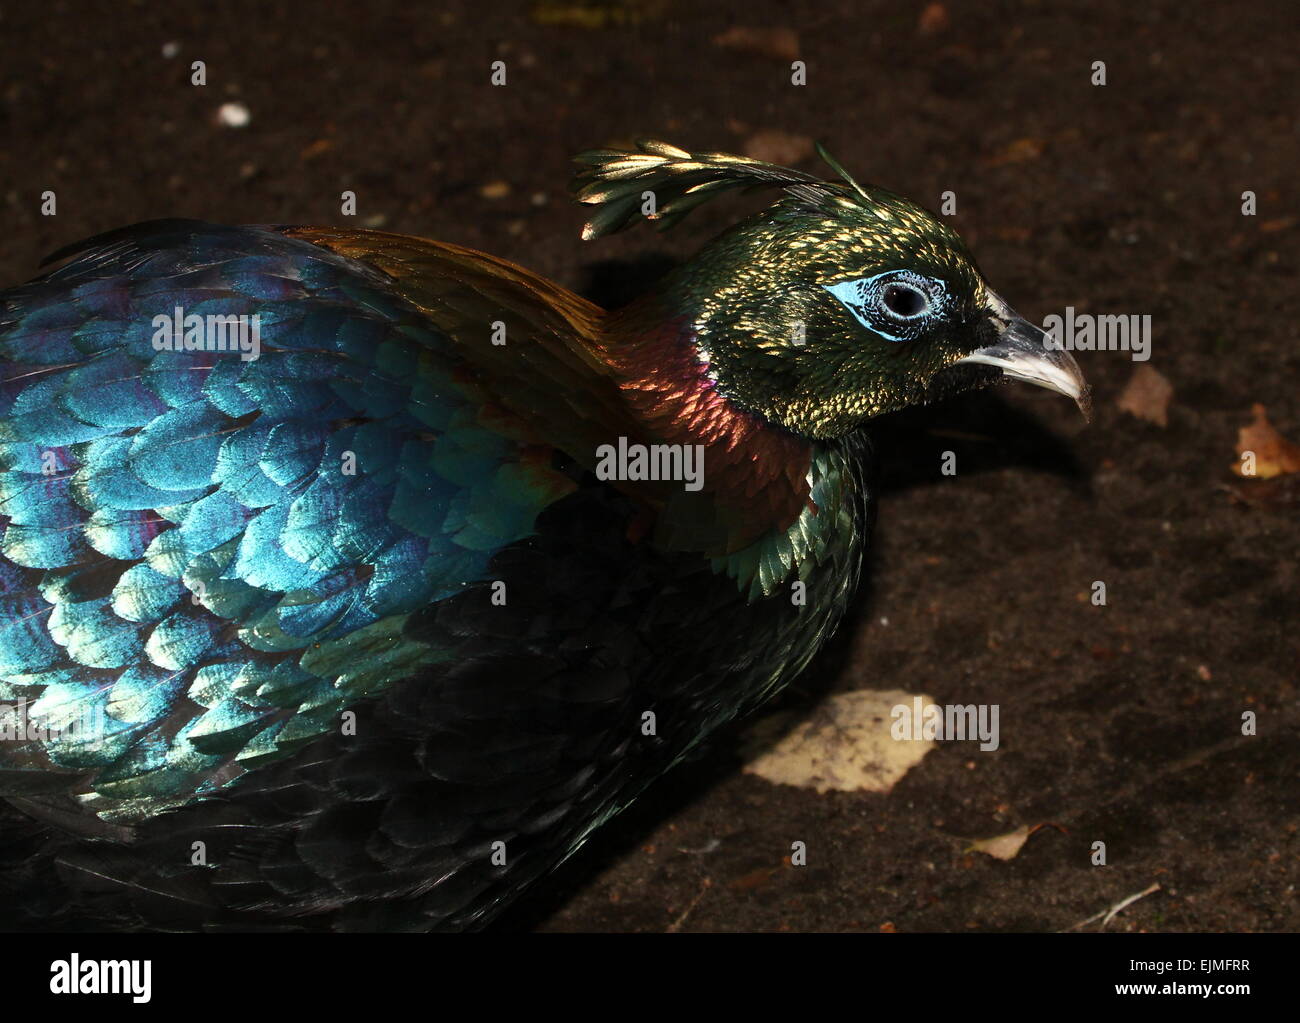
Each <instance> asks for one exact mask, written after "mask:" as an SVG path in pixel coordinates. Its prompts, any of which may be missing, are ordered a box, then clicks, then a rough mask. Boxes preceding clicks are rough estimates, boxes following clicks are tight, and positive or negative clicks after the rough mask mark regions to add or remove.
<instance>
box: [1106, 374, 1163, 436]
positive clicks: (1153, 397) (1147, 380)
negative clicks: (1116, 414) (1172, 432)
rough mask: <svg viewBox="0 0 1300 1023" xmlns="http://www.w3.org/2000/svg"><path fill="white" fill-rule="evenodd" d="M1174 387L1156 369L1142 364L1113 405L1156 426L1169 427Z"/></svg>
mask: <svg viewBox="0 0 1300 1023" xmlns="http://www.w3.org/2000/svg"><path fill="white" fill-rule="evenodd" d="M1173 396H1174V386H1173V384H1171V383H1170V382H1169V381H1168V380H1167V379H1165V377H1164V375H1163V374H1162V373H1161V372H1160V371H1159V370H1157V369H1153V368H1152V367H1151V366H1149V365H1147V364H1146V363H1143V364H1142V365H1140V366H1138V367H1137V368H1136V369H1135V370H1133V375H1132V376H1131V377H1129V378H1128V383H1127V384H1125V385H1124V390H1123V391H1121V392H1120V395H1119V397H1118V398H1116V399H1115V404H1116V405H1118V406H1119V407H1120V410H1121V411H1123V412H1127V413H1128V414H1129V415H1131V416H1136V417H1137V418H1138V419H1145V420H1146V421H1147V422H1148V423H1155V424H1156V425H1157V426H1168V425H1169V402H1170V399H1172V398H1173Z"/></svg>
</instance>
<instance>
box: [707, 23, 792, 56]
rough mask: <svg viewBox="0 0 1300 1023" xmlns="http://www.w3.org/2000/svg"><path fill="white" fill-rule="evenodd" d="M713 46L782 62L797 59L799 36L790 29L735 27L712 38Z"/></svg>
mask: <svg viewBox="0 0 1300 1023" xmlns="http://www.w3.org/2000/svg"><path fill="white" fill-rule="evenodd" d="M713 43H714V45H715V46H725V47H727V48H728V49H731V50H742V51H744V52H745V53H757V54H759V55H760V56H763V57H780V58H781V59H782V60H797V59H798V58H799V35H798V33H796V32H795V30H794V29H792V28H747V27H745V26H743V25H736V26H733V27H732V28H729V29H727V31H725V32H722V33H720V34H718V35H716V36H714V37H713Z"/></svg>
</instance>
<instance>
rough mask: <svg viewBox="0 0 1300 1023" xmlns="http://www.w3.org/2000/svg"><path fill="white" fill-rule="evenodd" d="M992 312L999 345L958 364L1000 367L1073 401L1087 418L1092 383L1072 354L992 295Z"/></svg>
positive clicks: (1013, 377) (1015, 377)
mask: <svg viewBox="0 0 1300 1023" xmlns="http://www.w3.org/2000/svg"><path fill="white" fill-rule="evenodd" d="M989 309H990V310H991V312H992V318H993V322H994V323H995V324H996V325H997V326H998V327H999V329H1000V337H999V338H998V341H997V343H996V344H992V345H989V346H988V347H987V348H979V349H976V350H975V351H973V352H971V353H970V355H967V356H966V357H965V358H962V359H958V360H957V362H956V363H954V365H958V366H960V365H961V364H962V363H967V364H971V363H978V364H981V365H985V366H996V367H997V368H998V369H1000V370H1001V371H1002V375H1003V376H1004V377H1006V378H1007V379H1008V380H1023V381H1024V382H1025V383H1027V384H1037V385H1038V386H1039V387H1046V388H1047V389H1048V390H1049V391H1056V392H1058V393H1059V394H1064V395H1065V396H1066V397H1068V398H1073V399H1074V401H1075V404H1077V405H1078V406H1079V411H1080V412H1082V413H1083V415H1084V418H1085V419H1086V418H1088V415H1089V412H1090V410H1091V408H1092V399H1091V395H1090V393H1089V389H1088V382H1087V381H1086V380H1084V378H1083V372H1082V371H1081V370H1080V369H1079V364H1078V363H1077V362H1075V361H1074V358H1073V356H1071V355H1070V353H1069V352H1067V351H1064V350H1062V349H1059V348H1057V347H1054V346H1053V343H1052V338H1051V335H1050V334H1048V333H1046V332H1045V331H1043V330H1041V329H1039V328H1038V327H1035V326H1034V325H1033V324H1032V323H1030V322H1029V321H1028V320H1026V319H1024V318H1023V317H1021V316H1018V315H1016V313H1015V312H1013V311H1012V309H1011V307H1010V306H1008V305H1007V304H1006V303H1005V302H1004V301H1002V299H1001V298H999V297H998V296H997V295H994V294H992V292H990V300H989Z"/></svg>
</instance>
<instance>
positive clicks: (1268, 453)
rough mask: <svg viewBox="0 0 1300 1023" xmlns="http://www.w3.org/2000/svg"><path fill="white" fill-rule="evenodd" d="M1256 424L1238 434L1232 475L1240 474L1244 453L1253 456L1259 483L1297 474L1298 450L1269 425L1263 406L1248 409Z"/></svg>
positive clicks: (1299, 468) (1253, 423)
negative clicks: (1249, 452)
mask: <svg viewBox="0 0 1300 1023" xmlns="http://www.w3.org/2000/svg"><path fill="white" fill-rule="evenodd" d="M1251 412H1252V413H1253V414H1254V416H1255V421H1254V422H1252V423H1251V424H1250V425H1249V426H1243V427H1242V428H1241V429H1240V430H1238V431H1237V456H1238V458H1237V461H1236V462H1235V463H1234V464H1233V465H1232V471H1233V472H1235V473H1236V474H1237V475H1238V476H1245V475H1246V474H1245V473H1244V472H1242V462H1241V456H1242V455H1244V454H1245V453H1246V452H1247V451H1253V452H1254V453H1255V473H1254V475H1255V476H1256V477H1258V478H1259V479H1264V480H1267V479H1272V478H1273V477H1274V476H1285V475H1287V474H1288V473H1293V472H1300V446H1297V445H1295V444H1292V443H1291V442H1290V441H1289V440H1287V439H1286V438H1285V437H1283V436H1282V435H1281V434H1280V433H1278V432H1277V430H1276V429H1275V428H1274V426H1273V424H1272V423H1270V422H1269V421H1268V415H1267V413H1266V411H1265V409H1264V406H1263V405H1260V404H1258V403H1257V404H1255V405H1252V406H1251Z"/></svg>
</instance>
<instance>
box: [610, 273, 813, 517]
mask: <svg viewBox="0 0 1300 1023" xmlns="http://www.w3.org/2000/svg"><path fill="white" fill-rule="evenodd" d="M596 345H597V350H598V351H599V353H600V356H601V358H602V359H603V360H604V361H606V362H607V363H608V364H609V365H610V366H611V367H613V368H614V370H615V371H616V373H617V378H618V385H619V387H620V388H621V390H622V392H623V394H624V397H625V400H626V402H627V405H628V407H629V408H630V409H631V410H632V411H633V413H634V415H635V416H636V417H637V418H638V419H639V420H641V421H642V422H644V423H645V425H646V431H647V433H648V434H650V435H651V436H654V437H656V438H659V439H661V440H662V442H663V443H668V444H700V445H702V446H703V448H704V479H705V483H704V491H705V492H706V493H710V494H711V495H712V496H713V497H714V499H715V500H719V501H721V502H724V503H725V504H727V505H729V506H731V507H732V508H734V509H738V510H739V509H744V510H745V512H746V516H745V517H746V518H747V519H749V520H750V521H751V522H760V521H761V522H762V523H763V525H764V527H765V528H772V529H785V528H788V527H789V526H790V525H791V524H793V522H794V521H795V519H796V518H797V517H798V516H799V513H800V512H801V511H802V510H803V509H804V507H806V506H807V504H808V503H809V487H808V470H809V465H810V462H811V459H812V445H811V443H810V442H809V441H806V440H804V439H802V438H800V437H797V436H795V435H794V434H793V433H791V432H790V431H788V430H786V429H784V428H783V427H780V426H776V425H773V424H771V423H768V422H767V421H765V420H764V419H762V418H761V417H760V416H758V415H756V414H755V413H752V412H749V411H748V410H746V409H743V408H740V407H739V406H738V405H736V404H735V403H733V402H732V401H731V400H730V399H729V398H727V397H726V396H725V395H724V394H723V393H722V392H721V391H720V390H719V388H718V384H717V381H716V380H715V379H714V378H713V376H712V375H711V374H710V370H709V366H708V364H707V362H706V361H705V357H704V356H703V354H702V352H701V349H700V348H699V346H698V344H697V341H696V334H695V329H694V326H693V324H692V322H691V317H690V316H689V315H687V314H683V313H681V312H672V311H670V310H669V309H668V308H667V302H666V301H665V299H664V297H663V296H661V295H658V294H651V295H648V296H646V297H644V298H642V299H640V300H638V301H636V302H634V303H633V304H632V305H630V306H628V307H626V308H625V309H622V310H620V311H618V312H616V313H611V314H610V315H609V317H608V319H607V320H606V324H605V330H604V331H603V332H602V336H601V337H600V338H599V339H598V340H597V342H596Z"/></svg>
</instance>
